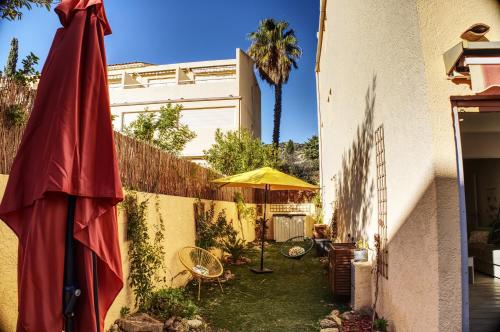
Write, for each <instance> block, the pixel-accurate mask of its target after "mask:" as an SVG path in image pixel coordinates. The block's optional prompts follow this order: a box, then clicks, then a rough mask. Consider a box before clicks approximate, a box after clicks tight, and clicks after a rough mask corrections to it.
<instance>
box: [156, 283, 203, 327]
mask: <svg viewBox="0 0 500 332" xmlns="http://www.w3.org/2000/svg"><path fill="white" fill-rule="evenodd" d="M147 311H148V312H149V313H151V314H152V315H153V316H156V317H157V318H159V319H162V320H163V321H165V320H167V319H169V318H170V317H172V316H176V317H183V318H192V317H193V316H194V315H195V314H196V313H197V312H198V307H197V306H196V305H195V304H194V303H193V301H191V299H190V298H189V297H188V296H187V295H186V292H185V291H184V289H182V288H163V289H160V290H158V291H156V292H153V294H152V295H151V300H150V302H149V307H148V310H147Z"/></svg>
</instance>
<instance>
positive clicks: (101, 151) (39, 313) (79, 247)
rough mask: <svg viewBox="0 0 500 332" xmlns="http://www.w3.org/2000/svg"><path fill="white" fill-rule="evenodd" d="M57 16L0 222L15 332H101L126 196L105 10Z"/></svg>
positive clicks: (69, 10) (75, 8)
mask: <svg viewBox="0 0 500 332" xmlns="http://www.w3.org/2000/svg"><path fill="white" fill-rule="evenodd" d="M55 11H56V13H57V14H58V16H59V19H60V21H61V23H62V25H63V27H62V28H60V29H58V30H57V32H56V35H55V37H54V41H53V43H52V47H51V49H50V52H49V55H48V57H47V60H46V62H45V65H44V67H43V70H42V75H41V80H40V82H39V85H38V92H37V96H36V100H35V104H34V108H33V111H32V113H31V116H30V119H29V122H28V125H27V128H26V130H25V132H24V135H23V139H22V141H21V145H20V147H19V150H18V153H17V156H16V158H15V160H14V164H13V166H12V169H11V172H10V176H9V181H8V184H7V188H6V191H5V194H4V197H3V200H2V203H1V205H0V217H1V218H2V219H3V220H4V221H5V222H6V223H7V225H8V226H9V227H10V228H11V229H12V230H13V231H14V232H15V233H16V235H17V236H18V238H19V259H18V291H19V308H18V310H19V316H18V322H17V330H18V331H37V332H38V331H50V332H54V331H62V330H63V329H64V330H65V331H79V332H88V331H96V330H100V331H103V323H104V318H105V316H106V312H107V311H108V309H109V307H110V305H111V303H112V302H113V300H114V298H115V297H116V295H117V294H118V292H119V291H120V289H121V288H122V286H123V279H122V267H121V258H120V249H119V245H118V230H117V222H116V208H115V205H116V204H117V203H118V202H119V201H121V200H122V199H123V193H122V188H121V183H120V177H119V173H118V164H117V159H116V152H115V146H114V141H113V130H112V126H111V117H110V109H109V95H108V86H107V85H108V84H107V73H106V57H105V53H104V35H106V34H110V33H111V29H110V27H109V24H108V21H107V19H106V15H105V12H104V6H103V3H102V0H62V2H61V3H60V4H59V5H58V6H57V7H56V9H55ZM66 231H68V235H69V236H67V240H66V239H65V237H66ZM65 252H66V255H65ZM63 289H64V296H63ZM79 294H81V295H80V296H77V295H79ZM63 297H64V300H63ZM74 300H76V302H75V301H74ZM73 304H75V305H74V306H73Z"/></svg>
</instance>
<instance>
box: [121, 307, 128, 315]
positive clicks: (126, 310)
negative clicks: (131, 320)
mask: <svg viewBox="0 0 500 332" xmlns="http://www.w3.org/2000/svg"><path fill="white" fill-rule="evenodd" d="M128 315H130V308H129V307H127V306H123V307H122V308H121V309H120V317H126V316H128Z"/></svg>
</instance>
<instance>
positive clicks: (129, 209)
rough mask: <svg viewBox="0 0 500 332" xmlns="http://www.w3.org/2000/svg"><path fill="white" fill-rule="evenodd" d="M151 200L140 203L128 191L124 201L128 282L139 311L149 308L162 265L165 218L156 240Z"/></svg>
mask: <svg viewBox="0 0 500 332" xmlns="http://www.w3.org/2000/svg"><path fill="white" fill-rule="evenodd" d="M147 205H148V201H147V200H144V201H142V202H139V199H138V197H137V194H136V193H129V194H127V195H126V196H125V199H124V201H123V203H122V206H123V208H124V209H125V212H126V216H127V238H128V241H129V247H128V256H129V260H130V273H129V278H128V281H129V285H130V287H131V288H132V290H133V292H134V296H135V305H136V307H137V308H138V309H139V311H144V310H146V309H147V306H148V303H149V300H150V298H151V294H152V293H153V291H154V285H155V282H159V281H161V280H160V279H159V272H160V271H161V269H162V267H163V257H164V253H165V250H164V247H163V244H162V241H163V239H164V235H163V231H164V226H163V219H162V218H161V216H160V218H159V222H158V223H157V225H156V230H155V233H154V237H153V239H151V238H150V235H149V229H148V223H147V216H146V210H147Z"/></svg>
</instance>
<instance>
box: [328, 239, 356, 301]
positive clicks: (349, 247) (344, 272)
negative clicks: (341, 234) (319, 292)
mask: <svg viewBox="0 0 500 332" xmlns="http://www.w3.org/2000/svg"><path fill="white" fill-rule="evenodd" d="M330 246H331V249H330V251H329V252H328V281H329V285H330V290H331V292H332V294H333V296H334V297H343V298H349V297H350V295H351V260H352V259H353V258H354V248H355V244H354V243H332V244H331V245H330Z"/></svg>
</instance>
